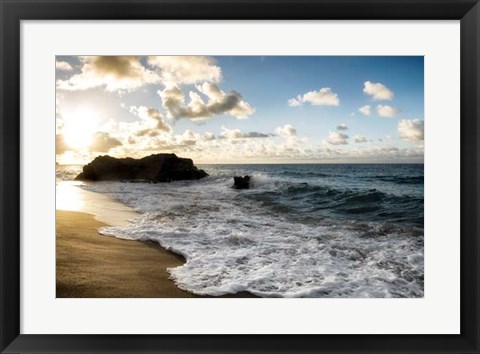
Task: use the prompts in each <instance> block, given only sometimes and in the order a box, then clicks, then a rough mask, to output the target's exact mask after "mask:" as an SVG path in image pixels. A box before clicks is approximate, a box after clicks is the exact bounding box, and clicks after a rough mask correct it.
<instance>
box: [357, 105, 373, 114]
mask: <svg viewBox="0 0 480 354" xmlns="http://www.w3.org/2000/svg"><path fill="white" fill-rule="evenodd" d="M358 110H359V111H360V113H362V114H363V115H364V116H369V115H370V114H372V109H371V108H370V106H369V105H368V104H367V105H365V106H362V107H360V108H359V109H358Z"/></svg>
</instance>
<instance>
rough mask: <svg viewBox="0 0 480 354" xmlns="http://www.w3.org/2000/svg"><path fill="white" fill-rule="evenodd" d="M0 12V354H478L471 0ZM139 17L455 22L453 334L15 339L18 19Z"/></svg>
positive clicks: (80, 0)
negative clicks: (457, 237)
mask: <svg viewBox="0 0 480 354" xmlns="http://www.w3.org/2000/svg"><path fill="white" fill-rule="evenodd" d="M0 11H1V14H0V15H1V41H0V53H1V54H0V55H1V69H0V70H1V72H0V77H1V101H0V105H1V119H0V134H1V138H0V156H1V166H0V193H1V207H0V208H1V209H0V227H1V234H0V250H1V263H0V288H1V289H0V290H1V293H0V316H1V318H0V324H1V329H0V350H1V352H2V353H40V352H41V353H94V352H97V353H98V352H102V353H126V352H132V353H133V352H135V353H146V352H149V353H153V352H158V353H207V352H208V353H287V352H288V353H290V352H295V353H307V352H308V353H360V352H362V353H394V352H395V353H427V352H428V353H479V328H480V327H479V306H478V298H479V280H480V278H479V258H480V252H479V243H478V230H479V218H478V200H479V181H480V179H479V177H480V176H479V137H480V130H479V124H478V119H479V100H480V91H479V84H480V77H479V74H480V71H479V63H480V55H479V53H480V52H479V51H480V5H479V4H478V0H417V1H414V0H413V1H411V0H310V1H308V0H298V1H295V0H275V1H273V0H272V1H270V0H258V1H253V0H223V1H222V0H197V1H195V0H176V1H173V0H141V1H135V0H122V1H117V2H115V1H109V0H98V1H89V0H71V1H70V0H63V1H59V0H0ZM149 19H210V20H239V19H248V20H255V19H264V20H280V19H281V20H302V19H303V20H308V19H324V20H341V19H343V20H345V19H347V20H460V21H461V230H460V231H461V334H459V335H292V336H290V335H282V336H279V335H256V336H253V335H24V334H20V232H21V224H20V207H21V205H20V176H21V171H20V159H21V140H20V113H21V112H20V88H21V87H20V22H21V21H22V20H149Z"/></svg>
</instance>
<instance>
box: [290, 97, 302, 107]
mask: <svg viewBox="0 0 480 354" xmlns="http://www.w3.org/2000/svg"><path fill="white" fill-rule="evenodd" d="M288 105H289V106H290V107H298V106H301V105H302V98H301V97H300V96H299V99H296V98H290V99H289V100H288Z"/></svg>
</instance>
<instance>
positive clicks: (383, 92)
mask: <svg viewBox="0 0 480 354" xmlns="http://www.w3.org/2000/svg"><path fill="white" fill-rule="evenodd" d="M363 85H364V86H363V92H364V93H365V94H367V95H369V96H372V97H373V99H374V100H388V101H390V100H392V98H393V92H392V90H390V89H389V88H388V87H387V86H385V85H384V84H381V83H379V82H377V83H373V82H370V81H365V82H364V83H363Z"/></svg>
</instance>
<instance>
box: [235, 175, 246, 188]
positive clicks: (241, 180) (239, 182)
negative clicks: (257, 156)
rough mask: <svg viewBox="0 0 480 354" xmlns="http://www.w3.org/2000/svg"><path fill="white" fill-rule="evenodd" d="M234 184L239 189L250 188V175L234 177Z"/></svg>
mask: <svg viewBox="0 0 480 354" xmlns="http://www.w3.org/2000/svg"><path fill="white" fill-rule="evenodd" d="M233 186H234V187H235V188H237V189H248V188H250V176H244V177H242V176H235V177H233Z"/></svg>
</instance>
